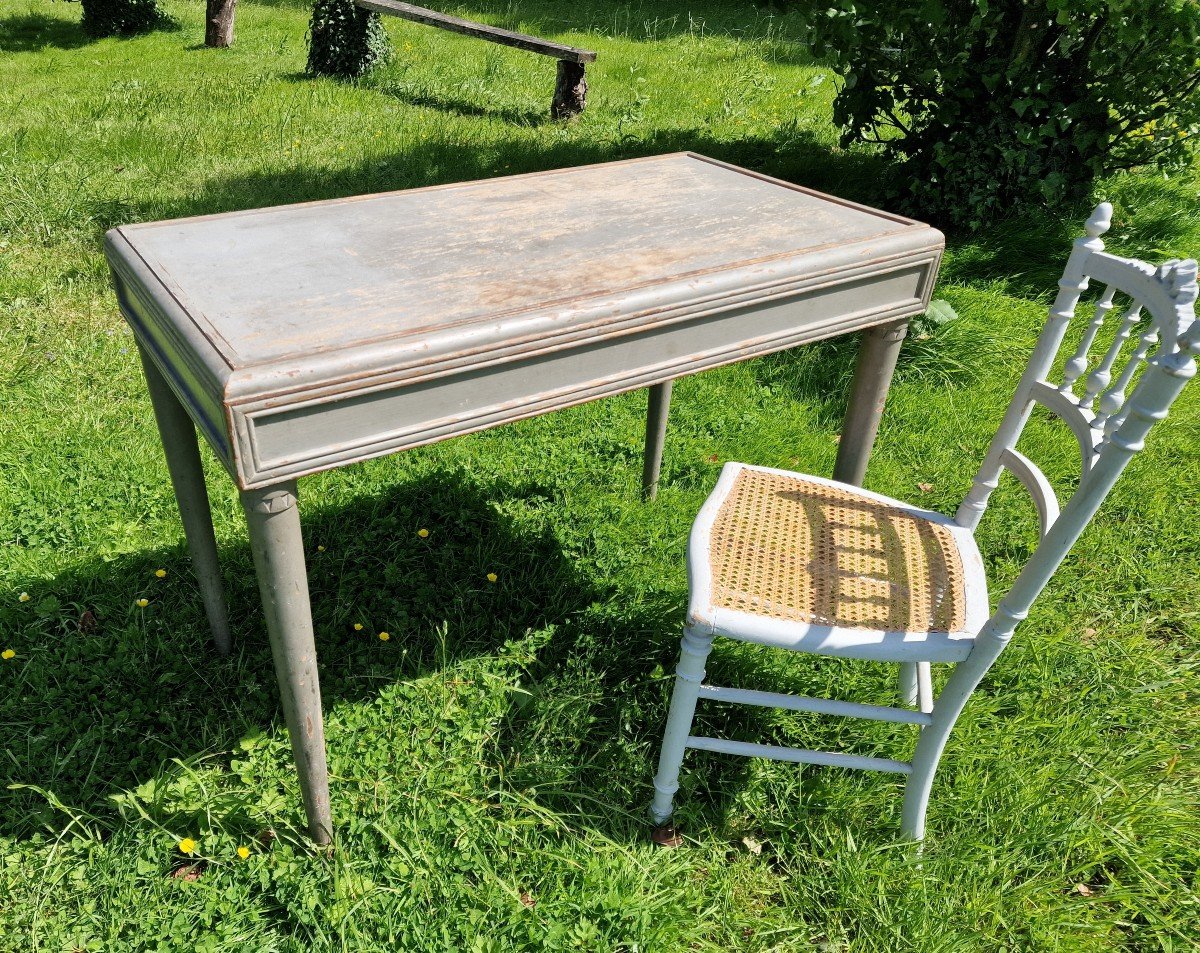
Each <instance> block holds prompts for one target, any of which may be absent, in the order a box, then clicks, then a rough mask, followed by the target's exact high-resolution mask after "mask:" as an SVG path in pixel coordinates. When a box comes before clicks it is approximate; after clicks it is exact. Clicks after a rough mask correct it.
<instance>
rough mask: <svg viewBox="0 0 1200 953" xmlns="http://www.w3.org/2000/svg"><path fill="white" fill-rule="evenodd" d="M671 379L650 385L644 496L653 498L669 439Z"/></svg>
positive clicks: (648, 498) (644, 461)
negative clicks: (668, 419) (664, 448)
mask: <svg viewBox="0 0 1200 953" xmlns="http://www.w3.org/2000/svg"><path fill="white" fill-rule="evenodd" d="M671 383H672V382H671V381H667V382H666V383H663V384H655V385H653V386H652V387H650V388H649V389H648V390H649V394H650V404H649V407H648V408H647V410H646V453H645V456H644V458H643V460H642V496H643V497H644V498H645V499H647V500H652V499H654V498H655V497H656V496H657V495H658V478H659V475H660V474H661V473H662V455H663V444H664V443H665V442H666V439H667V415H668V414H669V413H670V410H671Z"/></svg>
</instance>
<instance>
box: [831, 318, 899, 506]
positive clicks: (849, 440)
mask: <svg viewBox="0 0 1200 953" xmlns="http://www.w3.org/2000/svg"><path fill="white" fill-rule="evenodd" d="M907 333H908V322H907V321H894V322H892V323H891V324H883V325H880V326H879V327H874V328H868V329H867V330H866V331H864V332H863V333H862V337H861V339H860V341H859V344H858V362H857V363H856V364H855V367H854V385H853V387H852V388H851V390H850V405H849V406H848V407H847V408H846V420H845V422H844V423H843V424H842V439H841V443H839V444H838V454H837V462H836V463H835V464H834V467H833V478H834V479H835V480H840V481H841V482H843V483H851V484H853V485H854V486H862V482H863V478H864V477H866V475H867V461H868V460H870V459H871V449H872V447H874V446H875V435H876V434H877V433H878V432H879V420H880V418H881V417H882V416H883V405H884V402H885V401H886V400H887V394H888V388H889V387H891V386H892V374H893V373H894V372H895V370H896V358H898V357H899V356H900V345H901V344H902V343H903V342H904V336H905V335H906V334H907Z"/></svg>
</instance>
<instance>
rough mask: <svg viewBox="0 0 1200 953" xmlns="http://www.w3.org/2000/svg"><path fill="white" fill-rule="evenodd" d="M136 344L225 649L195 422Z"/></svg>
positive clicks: (211, 622)
mask: <svg viewBox="0 0 1200 953" xmlns="http://www.w3.org/2000/svg"><path fill="white" fill-rule="evenodd" d="M138 350H139V352H140V353H141V356H142V368H143V369H144V370H145V373H146V389H147V390H148V391H149V392H150V402H151V403H152V404H153V405H154V419H155V420H156V421H157V422H158V433H159V436H160V438H161V439H162V445H163V452H164V453H165V455H166V458H167V470H168V471H169V472H170V474H171V485H172V486H173V487H174V488H175V501H176V502H177V503H178V504H179V517H180V519H181V521H182V522H183V532H184V535H185V536H186V537H187V544H188V552H189V554H190V555H191V558H192V571H193V572H194V573H195V574H196V581H197V582H198V583H199V585H200V597H201V599H203V600H204V612H205V614H206V615H207V616H208V627H209V629H210V630H211V631H212V637H213V642H214V643H216V646H217V652H219V653H220V654H221V655H228V654H229V612H228V610H227V609H226V606H225V587H224V584H223V583H222V581H221V566H220V563H219V562H218V561H217V539H216V536H215V535H214V533H213V524H212V511H211V510H210V509H209V505H208V489H207V488H206V487H205V485H204V468H203V466H202V464H201V462H200V445H199V444H198V443H197V441H196V426H195V424H193V423H192V418H191V417H189V416H188V412H187V411H186V410H185V409H184V407H183V404H181V403H180V402H179V398H178V397H176V396H175V392H174V391H173V390H171V385H170V384H168V383H167V381H166V379H165V378H164V377H163V376H162V372H161V371H159V369H158V366H157V365H156V364H155V363H154V361H153V360H152V359H151V358H150V356H149V355H148V354H147V353H146V352H145V351H143V350H141V348H140V347H139V348H138Z"/></svg>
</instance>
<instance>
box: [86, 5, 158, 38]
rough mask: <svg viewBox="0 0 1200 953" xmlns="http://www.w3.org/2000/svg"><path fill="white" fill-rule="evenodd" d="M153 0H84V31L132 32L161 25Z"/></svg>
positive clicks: (101, 33) (92, 33) (100, 33)
mask: <svg viewBox="0 0 1200 953" xmlns="http://www.w3.org/2000/svg"><path fill="white" fill-rule="evenodd" d="M163 20H164V17H163V14H162V12H161V11H160V10H159V9H158V3H157V2H156V0H83V31H84V32H85V33H87V34H88V36H94V37H102V36H132V35H134V34H136V33H145V32H147V31H148V30H153V29H154V28H155V27H157V26H160V25H161V24H162V22H163Z"/></svg>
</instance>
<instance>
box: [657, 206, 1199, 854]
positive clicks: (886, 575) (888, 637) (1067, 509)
mask: <svg viewBox="0 0 1200 953" xmlns="http://www.w3.org/2000/svg"><path fill="white" fill-rule="evenodd" d="M1111 215H1112V206H1110V205H1108V204H1107V203H1104V204H1101V205H1100V206H1098V207H1097V208H1096V210H1095V211H1094V212H1093V213H1092V216H1091V218H1090V219H1088V222H1087V226H1086V233H1087V234H1086V236H1085V237H1081V238H1079V239H1077V240H1076V241H1075V243H1074V246H1073V249H1072V252H1071V255H1070V258H1069V260H1068V262H1067V266H1066V270H1065V271H1064V272H1063V277H1062V279H1061V280H1060V281H1059V283H1058V286H1059V291H1058V295H1057V297H1056V298H1055V300H1054V304H1053V305H1052V306H1051V308H1050V313H1049V318H1048V321H1047V323H1046V326H1045V329H1044V330H1043V331H1042V332H1041V334H1040V336H1039V337H1038V340H1037V343H1036V345H1035V347H1034V350H1033V355H1032V357H1031V358H1030V361H1029V365H1028V366H1027V367H1026V369H1025V373H1024V375H1023V376H1022V377H1021V382H1020V384H1019V385H1018V387H1017V392H1016V394H1015V396H1014V397H1013V399H1012V402H1011V403H1010V404H1009V407H1008V410H1007V412H1006V414H1005V416H1004V420H1003V422H1002V423H1001V425H1000V429H999V432H998V433H997V434H996V436H995V438H994V439H993V440H992V443H991V445H990V447H989V448H988V451H987V455H986V457H985V458H984V461H983V465H982V467H981V468H980V470H979V473H978V475H977V476H976V477H975V480H974V482H973V484H972V486H971V489H970V491H969V492H968V494H967V496H966V498H965V499H964V500H963V502H962V504H961V505H960V506H959V508H958V511H957V513H956V514H955V516H954V518H953V519H949V518H947V517H945V516H942V515H940V514H938V513H933V512H930V511H928V510H923V509H918V508H917V507H913V506H910V505H908V504H907V503H903V502H901V501H899V500H893V499H889V498H888V497H885V496H880V495H879V494H876V493H869V492H867V491H865V490H862V489H859V488H858V487H855V486H849V485H846V484H842V483H836V482H833V481H831V480H823V479H819V478H817V477H812V476H805V475H802V474H798V473H790V472H788V471H785V470H773V469H769V468H766V467H755V466H748V465H746V464H741V463H729V464H727V465H726V466H725V468H724V470H723V471H722V473H721V477H720V480H719V482H718V483H717V486H716V489H715V490H714V491H713V492H712V495H711V496H709V498H708V500H707V501H706V502H705V504H704V506H703V508H702V509H701V510H700V513H699V515H698V516H697V518H696V522H695V523H694V524H693V527H692V532H691V536H690V539H689V542H688V583H689V590H690V599H689V606H688V613H687V621H686V625H685V631H684V636H683V644H682V652H681V654H680V660H679V665H678V668H677V670H676V679H675V687H674V692H673V694H672V698H671V708H670V713H669V714H668V716H667V725H666V730H665V734H664V738H663V745H662V752H661V755H660V758H659V764H658V774H657V776H656V777H655V779H654V789H655V795H654V801H653V804H652V805H651V816H652V817H653V819H654V821H655V823H656V824H657V825H659V827H658V828H657V829H656V832H655V840H656V841H658V842H659V843H671V842H673V841H675V840H676V836H675V834H674V830H673V828H672V827H671V826H670V825H669V824H668V822H669V820H670V818H671V815H672V811H673V801H674V796H675V792H676V791H677V790H678V787H679V784H678V780H679V769H680V765H681V763H682V761H683V756H684V753H685V752H686V750H687V749H688V748H696V749H700V750H704V751H716V752H722V753H725V754H736V755H743V756H747V757H759V758H771V759H775V760H780V761H792V762H799V763H807V764H821V765H831V766H837V767H844V768H859V769H865V770H875V771H890V772H896V773H898V774H904V775H906V776H907V778H908V780H907V782H906V786H905V794H904V808H903V821H902V828H903V832H904V835H905V836H906V837H908V838H912V839H914V840H918V841H919V840H921V839H923V838H924V835H925V814H926V809H927V806H928V802H929V794H930V788H931V786H932V783H933V776H934V772H935V771H936V769H937V765H938V760H939V759H940V757H941V754H942V750H943V748H944V747H945V744H946V739H947V737H948V736H949V734H950V730H951V729H952V728H953V727H954V723H955V721H956V720H957V718H958V716H959V714H960V713H961V712H962V710H963V707H964V705H965V704H966V701H967V699H968V698H969V697H970V695H971V693H972V692H973V691H974V690H975V687H976V686H977V685H978V684H979V683H980V680H981V679H982V678H983V677H984V675H985V674H986V673H987V671H988V669H989V668H991V666H992V664H993V663H994V662H995V661H996V659H997V657H998V656H999V655H1000V653H1001V652H1002V651H1004V648H1005V647H1006V646H1007V645H1008V643H1009V641H1010V640H1011V639H1012V636H1013V631H1014V630H1015V629H1016V627H1017V625H1018V623H1020V622H1021V620H1022V619H1024V618H1025V617H1026V615H1027V614H1028V612H1029V608H1030V606H1031V605H1032V603H1033V601H1034V599H1035V598H1036V597H1037V596H1038V594H1039V593H1040V592H1041V591H1042V589H1043V588H1044V587H1045V585H1046V583H1047V582H1048V581H1049V579H1050V577H1051V576H1052V575H1053V573H1054V571H1055V570H1056V569H1057V568H1058V566H1059V564H1060V563H1061V562H1062V560H1063V558H1064V557H1065V556H1066V554H1067V552H1068V551H1069V550H1070V548H1071V546H1072V545H1073V544H1074V543H1075V540H1076V539H1077V538H1078V537H1079V535H1080V533H1082V531H1083V529H1084V527H1085V526H1087V524H1088V522H1089V521H1090V520H1091V518H1092V517H1093V516H1094V515H1095V513H1096V510H1097V509H1098V508H1099V506H1100V504H1101V502H1102V501H1103V500H1104V498H1105V496H1106V495H1107V494H1108V492H1109V490H1111V489H1112V487H1113V484H1114V483H1116V481H1117V478H1118V477H1119V476H1120V475H1121V471H1122V470H1124V469H1125V466H1126V464H1128V462H1129V460H1130V459H1131V458H1132V456H1133V454H1134V453H1136V452H1137V451H1138V450H1140V449H1141V447H1142V446H1143V440H1144V438H1145V436H1146V433H1147V432H1148V431H1149V429H1150V427H1151V425H1153V424H1154V423H1155V422H1156V421H1158V420H1161V419H1162V418H1164V417H1165V416H1166V414H1167V409H1168V408H1169V407H1170V405H1171V402H1172V401H1173V400H1174V399H1175V397H1176V396H1177V395H1178V394H1179V392H1180V391H1181V390H1182V388H1183V386H1184V384H1185V383H1186V382H1187V381H1188V379H1189V378H1191V377H1192V376H1193V375H1194V374H1195V373H1196V364H1195V362H1194V361H1193V356H1194V355H1196V354H1198V353H1200V323H1197V322H1196V318H1195V301H1196V291H1197V288H1196V262H1195V261H1194V260H1189V261H1169V262H1166V263H1165V264H1163V265H1162V266H1161V267H1159V268H1154V267H1152V266H1150V265H1147V264H1144V263H1142V262H1140V261H1134V260H1130V259H1125V258H1119V257H1117V256H1115V255H1111V254H1108V253H1107V252H1105V251H1104V244H1103V242H1102V241H1101V240H1100V236H1101V235H1103V234H1104V232H1105V231H1107V230H1108V226H1109V221H1110V218H1111ZM1089 279H1094V280H1095V281H1097V282H1098V283H1102V284H1104V285H1105V288H1104V290H1103V292H1102V294H1101V295H1100V297H1099V299H1098V300H1097V302H1096V304H1095V307H1094V311H1093V312H1092V315H1091V318H1090V321H1089V323H1088V325H1087V327H1086V328H1085V329H1084V332H1083V338H1082V340H1081V342H1080V343H1079V345H1078V347H1077V348H1076V349H1075V350H1074V351H1073V353H1071V355H1070V356H1069V357H1068V359H1067V360H1066V363H1065V368H1064V372H1063V375H1062V379H1061V383H1059V384H1057V385H1056V384H1054V383H1051V382H1050V381H1049V380H1048V375H1049V372H1050V369H1051V365H1052V364H1053V362H1054V359H1055V357H1056V356H1057V354H1058V352H1059V350H1060V348H1061V346H1062V342H1063V337H1064V335H1065V333H1066V330H1067V325H1068V323H1069V322H1070V320H1071V317H1072V315H1073V314H1074V312H1075V309H1076V306H1077V305H1078V303H1079V299H1080V297H1081V295H1082V293H1083V292H1084V291H1085V290H1086V289H1087V288H1088V282H1089ZM1118 294H1121V295H1123V296H1124V298H1126V299H1128V305H1127V306H1126V307H1124V308H1123V309H1120V310H1119V314H1118V316H1116V317H1115V322H1114V323H1115V324H1116V332H1115V336H1114V337H1113V339H1112V342H1111V344H1110V345H1109V346H1108V347H1107V348H1106V349H1104V353H1103V354H1102V355H1101V356H1100V358H1099V360H1098V362H1097V363H1096V364H1095V366H1094V367H1093V368H1092V370H1091V372H1090V373H1088V368H1089V366H1090V365H1091V359H1090V358H1089V354H1090V351H1091V349H1092V346H1093V344H1094V342H1095V341H1096V338H1097V334H1098V332H1100V330H1101V328H1102V326H1103V325H1104V324H1105V321H1106V319H1107V318H1108V313H1109V311H1111V310H1112V309H1113V307H1114V298H1115V297H1116V296H1117V295H1118ZM1143 314H1144V315H1145V318H1143ZM1135 332H1136V337H1135V339H1134V340H1133V341H1130V336H1131V335H1134V334H1135ZM1139 370H1141V371H1142V373H1140V374H1139V373H1138V372H1139ZM1135 378H1136V379H1135ZM1131 385H1132V393H1131V394H1130V397H1129V399H1128V400H1126V398H1125V394H1126V391H1127V390H1129V389H1130V387H1131ZM1034 404H1040V405H1042V406H1043V407H1044V408H1046V409H1048V410H1049V411H1050V412H1051V413H1052V414H1054V415H1055V416H1056V417H1058V418H1060V419H1061V420H1062V421H1063V422H1065V423H1066V424H1067V426H1068V427H1069V428H1070V429H1071V430H1072V431H1073V432H1074V434H1075V436H1076V437H1077V438H1078V440H1079V446H1080V450H1081V453H1082V461H1083V462H1082V471H1081V477H1080V481H1079V485H1078V488H1077V489H1076V490H1075V492H1074V493H1073V494H1072V495H1071V496H1070V499H1069V501H1068V502H1067V503H1066V505H1065V506H1064V507H1063V508H1062V510H1061V511H1060V509H1059V504H1058V500H1057V498H1056V495H1055V492H1054V489H1053V487H1052V486H1051V485H1050V483H1049V481H1048V480H1047V479H1046V477H1045V475H1044V474H1043V473H1042V471H1041V470H1040V469H1039V468H1038V467H1037V466H1036V465H1035V464H1034V463H1033V462H1032V461H1030V460H1029V459H1028V458H1027V457H1025V456H1024V455H1022V454H1021V453H1019V452H1018V451H1017V450H1016V443H1017V440H1018V438H1019V437H1020V435H1021V432H1022V430H1023V429H1024V427H1025V424H1026V423H1027V421H1028V420H1029V417H1030V413H1031V412H1032V410H1033V406H1034ZM1004 469H1007V470H1009V471H1010V472H1011V473H1012V474H1013V475H1014V476H1015V477H1016V478H1017V479H1018V480H1019V481H1020V482H1021V483H1022V484H1023V485H1024V486H1025V488H1026V490H1027V491H1028V492H1029V493H1030V495H1031V496H1032V497H1033V500H1034V503H1035V505H1036V507H1037V510H1038V514H1039V517H1040V521H1041V539H1040V542H1039V543H1038V546H1037V548H1036V549H1035V551H1034V553H1033V555H1032V556H1031V557H1030V559H1029V562H1028V563H1027V564H1026V565H1025V566H1024V568H1023V569H1022V571H1021V573H1020V574H1019V576H1018V577H1017V579H1016V581H1015V582H1014V583H1013V585H1012V587H1011V589H1009V591H1008V592H1007V594H1005V595H1004V597H1003V598H1002V599H1000V601H999V604H998V605H997V607H996V610H995V611H994V612H990V613H989V611H988V604H989V603H988V590H987V580H986V578H985V575H984V571H983V563H982V561H981V559H980V556H979V551H978V549H977V548H976V545H975V540H974V531H975V528H976V527H977V526H978V524H979V521H980V518H981V517H982V515H983V512H984V510H985V509H986V507H987V504H988V499H989V497H990V496H991V494H992V491H993V490H995V488H996V485H997V482H998V480H999V477H1000V473H1001V471H1002V470H1004ZM715 636H724V637H726V638H731V639H738V640H741V641H743V642H753V643H759V644H761V645H766V646H773V647H776V648H781V649H789V650H791V651H796V652H810V653H815V654H818V655H830V656H839V657H844V658H853V659H874V660H879V661H885V662H898V663H900V696H901V707H887V706H882V705H866V704H858V703H854V702H847V701H835V700H830V699H821V698H802V697H797V696H792V695H783V694H777V693H773V692H762V691H751V690H747V689H738V688H725V687H720V686H715V685H708V684H705V683H704V674H705V672H704V664H705V659H706V658H707V656H708V654H709V651H710V649H711V648H712V643H713V638H714V637H715ZM934 662H947V663H951V664H953V665H954V670H953V672H952V674H951V675H950V677H949V679H948V680H947V682H946V684H945V687H944V688H943V689H942V691H941V693H940V694H939V695H938V696H937V697H936V698H935V697H934V696H933V692H932V687H931V680H930V665H931V663H934ZM701 699H704V700H709V701H719V702H729V703H733V704H740V705H757V706H767V707H778V708H786V709H791V710H794V711H803V712H815V713H821V714H828V715H839V716H846V717H851V718H865V719H870V720H876V721H886V722H898V723H901V724H909V725H916V726H918V728H919V731H920V734H919V738H918V741H917V745H916V750H915V753H914V755H913V758H912V761H911V762H904V761H893V760H890V759H886V758H875V757H862V756H858V755H851V754H842V753H833V752H821V751H805V750H801V749H798V748H785V747H779V746H772V745H762V744H751V743H747V742H740V741H727V740H723V739H717V738H706V737H698V736H695V735H692V734H691V726H692V720H693V717H694V715H695V710H696V705H697V703H698V702H699V701H700V700H701ZM914 706H915V707H914Z"/></svg>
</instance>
